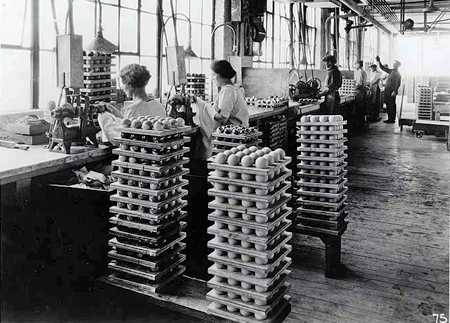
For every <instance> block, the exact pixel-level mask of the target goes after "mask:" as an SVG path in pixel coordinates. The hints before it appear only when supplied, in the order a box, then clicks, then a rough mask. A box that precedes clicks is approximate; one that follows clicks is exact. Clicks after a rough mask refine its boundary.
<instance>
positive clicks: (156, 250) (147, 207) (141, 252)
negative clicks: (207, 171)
mask: <svg viewBox="0 0 450 323" xmlns="http://www.w3.org/2000/svg"><path fill="white" fill-rule="evenodd" d="M189 129H190V127H180V128H174V129H172V128H171V129H167V130H163V131H153V130H151V131H149V130H142V129H132V128H123V129H122V131H121V135H122V138H123V139H122V140H121V148H119V149H116V150H115V151H114V153H115V154H116V155H118V156H119V160H115V161H113V166H114V167H116V168H117V169H116V170H114V171H113V178H114V179H116V180H117V182H115V183H113V184H112V186H111V187H112V188H114V189H116V190H117V192H116V194H113V195H112V196H111V201H113V202H115V203H116V205H114V206H112V207H111V208H110V212H111V214H112V216H111V217H110V219H109V222H110V223H111V224H112V227H111V229H110V231H109V232H110V235H111V236H112V238H111V239H110V240H109V243H108V244H109V246H110V247H111V250H110V252H109V253H108V258H109V263H108V269H109V271H110V274H109V275H108V276H107V278H106V282H108V283H109V284H112V285H115V286H118V287H120V288H124V289H129V290H133V291H135V292H139V293H144V294H149V293H150V294H151V293H160V292H161V290H163V289H164V287H165V286H166V285H167V284H169V283H170V282H171V281H173V280H174V279H176V278H177V277H179V276H180V275H182V274H183V272H184V271H185V266H184V265H183V263H184V261H185V259H186V256H185V255H184V254H182V252H183V250H184V249H185V244H184V243H183V242H182V240H183V239H184V238H185V237H186V234H185V233H184V232H183V230H184V229H185V227H186V223H185V222H183V220H184V218H185V217H186V212H185V211H182V208H183V207H185V206H186V204H187V203H186V202H185V201H183V200H182V198H183V197H184V196H186V195H187V191H186V190H184V189H183V187H184V186H186V185H187V184H188V182H187V181H186V180H184V179H182V176H183V175H186V174H187V173H189V171H188V169H186V168H183V165H184V164H186V163H187V162H188V159H187V158H182V154H183V153H184V152H186V148H183V145H184V144H185V140H184V138H183V136H182V135H183V133H185V132H186V131H188V130H189ZM125 146H126V147H125ZM124 147H125V148H126V149H124ZM129 147H132V148H133V149H134V150H130V149H129ZM133 156H134V157H135V159H136V160H135V162H130V160H129V158H130V157H133ZM178 156H180V157H181V158H178ZM121 157H122V160H120V159H121ZM174 157H177V158H174ZM149 161H158V164H153V163H149Z"/></svg>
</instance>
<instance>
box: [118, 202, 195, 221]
mask: <svg viewBox="0 0 450 323" xmlns="http://www.w3.org/2000/svg"><path fill="white" fill-rule="evenodd" d="M186 205H187V202H186V201H183V202H182V203H180V204H176V205H175V206H174V207H171V208H169V209H168V210H167V211H166V212H164V213H161V214H151V213H142V212H140V211H138V210H128V209H123V208H120V207H118V206H112V207H110V208H109V212H111V213H115V214H124V215H129V216H135V217H139V218H141V219H145V220H148V221H149V222H150V221H152V222H153V224H154V225H155V224H159V223H162V222H163V221H167V220H168V219H170V218H172V217H173V212H174V211H177V210H179V209H182V208H184V207H185V206H186Z"/></svg>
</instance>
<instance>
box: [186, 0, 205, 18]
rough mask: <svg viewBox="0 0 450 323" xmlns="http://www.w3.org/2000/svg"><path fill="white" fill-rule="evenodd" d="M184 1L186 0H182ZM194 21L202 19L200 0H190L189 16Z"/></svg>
mask: <svg viewBox="0 0 450 323" xmlns="http://www.w3.org/2000/svg"><path fill="white" fill-rule="evenodd" d="M183 1H186V0H183ZM190 19H191V20H192V21H195V22H201V21H202V0H191V17H190Z"/></svg>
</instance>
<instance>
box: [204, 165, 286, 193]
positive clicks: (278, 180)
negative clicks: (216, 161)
mask: <svg viewBox="0 0 450 323" xmlns="http://www.w3.org/2000/svg"><path fill="white" fill-rule="evenodd" d="M291 175H292V171H291V170H289V169H288V170H287V171H286V172H282V173H280V175H278V176H276V177H274V178H273V179H272V180H270V181H268V182H265V183H258V182H256V181H245V180H243V179H232V178H229V177H219V176H215V173H214V172H210V173H209V175H208V182H211V183H221V184H227V185H229V184H232V185H237V186H244V187H251V188H262V189H269V188H271V187H274V186H275V185H277V184H278V183H282V182H284V181H285V180H286V179H287V178H288V177H289V176H291Z"/></svg>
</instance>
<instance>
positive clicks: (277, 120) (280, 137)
mask: <svg viewBox="0 0 450 323" xmlns="http://www.w3.org/2000/svg"><path fill="white" fill-rule="evenodd" d="M259 129H260V130H261V131H262V133H263V135H262V137H261V139H262V145H263V146H266V147H269V148H271V149H276V148H282V149H287V135H288V132H287V119H286V116H284V115H277V116H273V117H271V118H266V119H264V120H262V121H261V122H260V124H259Z"/></svg>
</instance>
